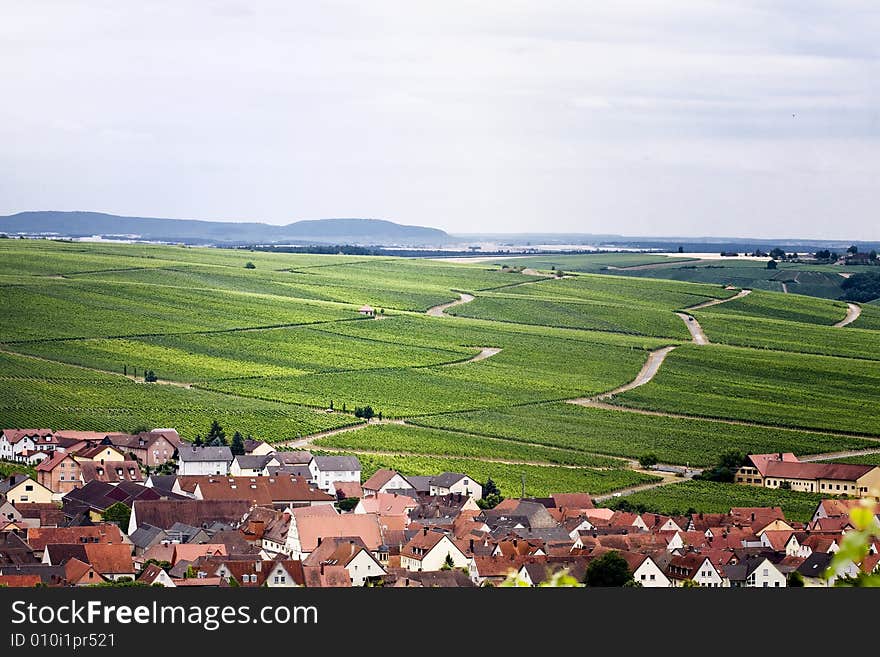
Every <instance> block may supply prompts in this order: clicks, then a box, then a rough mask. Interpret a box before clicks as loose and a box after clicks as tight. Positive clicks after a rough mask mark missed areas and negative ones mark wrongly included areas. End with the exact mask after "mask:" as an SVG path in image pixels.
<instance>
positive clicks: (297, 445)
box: [273, 420, 404, 451]
mask: <svg viewBox="0 0 880 657" xmlns="http://www.w3.org/2000/svg"><path fill="white" fill-rule="evenodd" d="M403 423H404V422H403V420H371V421H369V422H360V423H358V424H350V425H349V426H347V427H339V428H338V429H328V430H327V431H319V432H318V433H312V434H309V435H308V436H303V437H302V438H297V439H296V440H285V441H283V442H279V443H273V445H278V446H279V447H290V448H291V449H301V448H303V447H308V446H309V445H311V444H312V443H313V442H314V441H316V440H318V439H319V438H327V437H328V436H335V435H336V434H338V433H346V432H348V431H357V430H358V429H363V428H364V427H367V426H370V425H376V424H403ZM328 451H332V450H328Z"/></svg>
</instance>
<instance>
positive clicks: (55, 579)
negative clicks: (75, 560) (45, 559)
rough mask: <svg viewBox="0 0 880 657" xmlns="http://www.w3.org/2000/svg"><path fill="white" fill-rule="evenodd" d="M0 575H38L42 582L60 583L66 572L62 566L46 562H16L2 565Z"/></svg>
mask: <svg viewBox="0 0 880 657" xmlns="http://www.w3.org/2000/svg"><path fill="white" fill-rule="evenodd" d="M0 575H39V576H40V579H41V580H42V581H43V584H49V585H51V584H56V585H57V584H61V583H62V582H64V580H65V577H66V573H65V572H64V566H50V565H49V564H46V563H33V564H16V565H14V566H3V567H2V568H0Z"/></svg>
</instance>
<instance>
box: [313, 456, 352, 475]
mask: <svg viewBox="0 0 880 657" xmlns="http://www.w3.org/2000/svg"><path fill="white" fill-rule="evenodd" d="M312 460H313V461H314V462H315V466H316V467H317V468H318V470H319V471H320V472H340V471H359V470H360V469H361V462H360V461H359V460H358V458H357V457H356V456H313V457H312Z"/></svg>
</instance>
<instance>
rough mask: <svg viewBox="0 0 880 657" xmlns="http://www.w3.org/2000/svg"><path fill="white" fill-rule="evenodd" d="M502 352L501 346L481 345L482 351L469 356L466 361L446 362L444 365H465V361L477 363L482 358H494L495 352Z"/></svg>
mask: <svg viewBox="0 0 880 657" xmlns="http://www.w3.org/2000/svg"><path fill="white" fill-rule="evenodd" d="M500 353H501V348H500V347H481V348H480V353H478V354H477V355H476V356H473V357H472V358H468V359H467V360H465V361H461V362H460V363H446V364H445V365H443V366H442V367H452V366H454V365H463V364H464V363H476V362H478V361H481V360H486V359H487V358H492V356H494V355H495V354H500Z"/></svg>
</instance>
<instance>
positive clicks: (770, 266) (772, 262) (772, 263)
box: [767, 260, 776, 269]
mask: <svg viewBox="0 0 880 657" xmlns="http://www.w3.org/2000/svg"><path fill="white" fill-rule="evenodd" d="M767 269H776V261H775V260H768V261H767Z"/></svg>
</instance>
